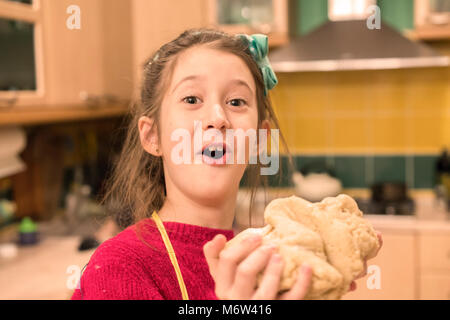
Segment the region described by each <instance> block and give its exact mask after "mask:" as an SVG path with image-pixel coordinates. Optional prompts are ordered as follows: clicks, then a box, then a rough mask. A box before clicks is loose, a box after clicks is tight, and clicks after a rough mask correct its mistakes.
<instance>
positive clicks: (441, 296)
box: [420, 273, 450, 300]
mask: <svg viewBox="0 0 450 320" xmlns="http://www.w3.org/2000/svg"><path fill="white" fill-rule="evenodd" d="M420 299H422V300H450V273H447V274H423V275H421V276H420Z"/></svg>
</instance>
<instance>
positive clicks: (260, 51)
mask: <svg viewBox="0 0 450 320" xmlns="http://www.w3.org/2000/svg"><path fill="white" fill-rule="evenodd" d="M237 36H238V37H241V38H242V39H244V40H246V41H247V42H248V48H249V50H250V53H251V54H252V57H253V59H254V60H255V61H256V63H257V64H258V67H259V68H260V69H261V73H262V75H263V78H264V95H265V96H267V91H268V90H271V89H272V88H274V87H275V86H276V85H277V83H278V79H277V76H276V75H275V72H274V71H273V69H272V67H271V65H270V62H269V57H267V53H268V52H269V40H268V38H267V36H266V35H264V34H253V35H251V36H250V35H248V34H238V35H237Z"/></svg>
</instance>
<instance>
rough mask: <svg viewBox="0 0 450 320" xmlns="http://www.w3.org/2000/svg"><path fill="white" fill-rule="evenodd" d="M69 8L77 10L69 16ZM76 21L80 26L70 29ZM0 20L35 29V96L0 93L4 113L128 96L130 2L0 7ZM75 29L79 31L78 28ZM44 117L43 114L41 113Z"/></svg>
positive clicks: (45, 1)
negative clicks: (25, 23)
mask: <svg viewBox="0 0 450 320" xmlns="http://www.w3.org/2000/svg"><path fill="white" fill-rule="evenodd" d="M70 8H78V9H77V10H75V11H74V10H70ZM74 15H77V17H78V18H79V25H77V26H76V27H75V28H69V25H70V23H69V24H68V22H70V21H72V20H71V19H73V18H74ZM0 16H1V17H2V18H7V19H14V20H17V21H26V22H30V23H32V24H33V27H34V51H35V73H36V90H34V91H29V90H28V91H0V100H2V101H3V102H5V101H8V100H9V101H12V100H15V103H14V104H12V103H11V104H7V103H6V105H5V103H3V104H2V106H3V108H2V109H3V110H5V109H6V110H10V109H13V108H14V109H16V110H23V109H25V110H26V109H27V108H28V107H32V106H39V108H40V109H45V108H47V107H54V108H65V107H66V106H68V107H69V108H71V107H72V106H73V105H83V104H85V98H86V97H87V96H94V97H102V96H105V95H110V96H113V97H115V99H116V101H120V102H123V100H128V99H129V98H130V96H131V92H132V88H133V83H132V81H131V79H132V52H131V50H130V47H131V6H130V3H129V1H128V0H115V1H107V0H96V1H90V0H59V1H52V0H33V4H32V5H27V4H23V3H16V2H5V1H1V2H0ZM78 27H79V28H78ZM43 111H44V112H45V110H43Z"/></svg>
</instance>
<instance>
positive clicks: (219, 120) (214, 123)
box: [204, 103, 230, 131]
mask: <svg viewBox="0 0 450 320" xmlns="http://www.w3.org/2000/svg"><path fill="white" fill-rule="evenodd" d="M208 109H209V111H208V113H207V117H206V119H205V120H206V121H205V127H204V130H207V129H217V130H221V131H223V130H225V129H229V128H230V121H229V120H228V118H227V115H226V113H225V110H224V109H223V107H222V106H221V105H220V104H218V103H216V104H214V105H213V106H212V107H211V108H208Z"/></svg>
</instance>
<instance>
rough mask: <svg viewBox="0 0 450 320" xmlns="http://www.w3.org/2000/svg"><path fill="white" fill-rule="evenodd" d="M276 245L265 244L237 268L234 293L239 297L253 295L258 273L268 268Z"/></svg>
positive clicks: (244, 297)
mask: <svg viewBox="0 0 450 320" xmlns="http://www.w3.org/2000/svg"><path fill="white" fill-rule="evenodd" d="M275 249H276V246H274V245H264V246H262V247H260V248H258V249H257V250H255V251H254V252H252V253H251V254H250V255H249V256H248V257H247V258H246V259H245V260H243V261H242V262H241V263H240V264H239V265H238V266H237V268H236V277H235V279H234V285H233V289H232V295H233V296H235V297H238V299H249V298H251V297H252V296H253V294H254V291H255V286H256V277H257V275H258V273H260V272H262V271H263V270H264V268H266V266H267V263H268V262H269V259H270V257H271V255H272V253H273V252H274V251H275Z"/></svg>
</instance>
